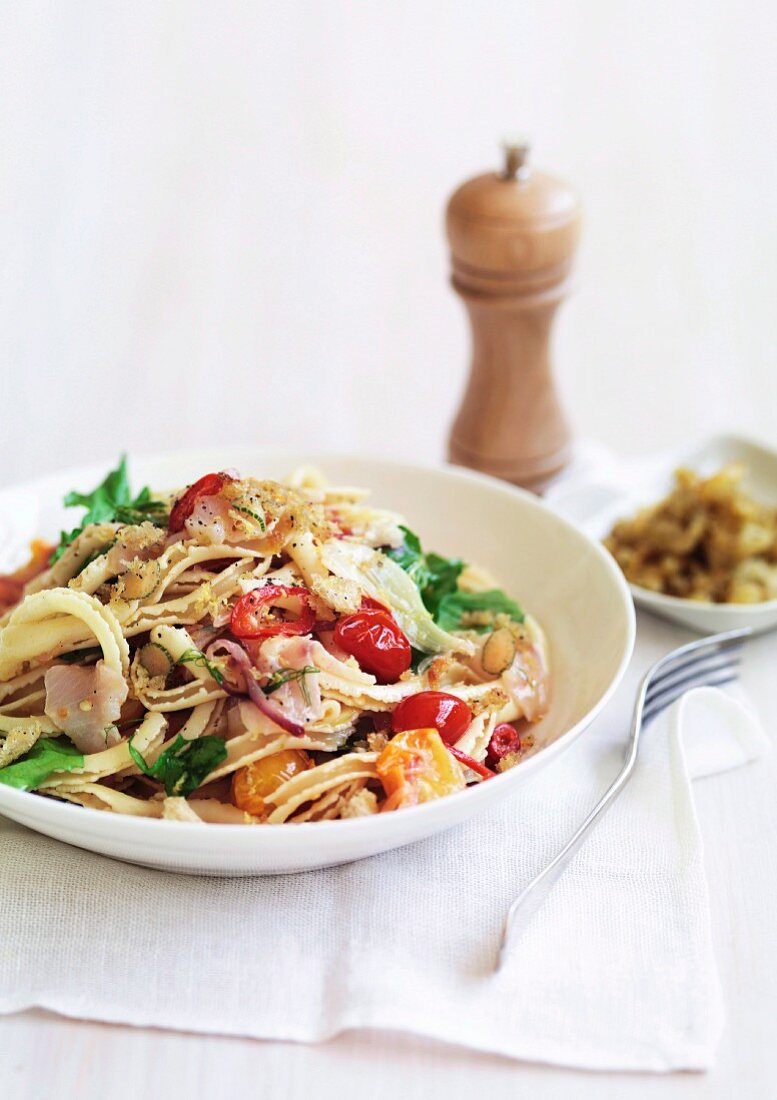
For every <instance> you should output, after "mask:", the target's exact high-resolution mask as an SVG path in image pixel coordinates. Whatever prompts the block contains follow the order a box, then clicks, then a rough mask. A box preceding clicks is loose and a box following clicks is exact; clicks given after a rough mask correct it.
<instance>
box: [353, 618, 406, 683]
mask: <svg viewBox="0 0 777 1100" xmlns="http://www.w3.org/2000/svg"><path fill="white" fill-rule="evenodd" d="M335 641H336V642H337V644H338V645H339V646H340V648H341V649H344V650H345V652H346V653H350V654H351V656H352V657H355V658H356V660H357V661H358V662H359V666H360V667H361V668H363V669H364V671H365V672H371V673H372V675H373V676H375V677H376V678H377V680H378V681H379V683H381V684H393V683H394V682H395V681H396V680H398V679H399V677H400V676H401V675H402V673H403V672H407V670H408V669H409V668H410V661H411V660H412V654H411V652H410V642H409V641H408V640H407V638H406V637H405V635H404V634H403V633H402V631H401V630H400V629H399V626H398V625H397V621H396V619H395V618H394V616H393V615H392V614H391V612H389V611H386V610H385V608H382V609H378V608H363V609H362V610H361V611H355V612H354V613H353V615H345V616H344V617H343V618H342V619H339V620H338V622H337V626H336V627H335Z"/></svg>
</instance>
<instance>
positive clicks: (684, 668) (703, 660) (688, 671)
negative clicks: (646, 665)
mask: <svg viewBox="0 0 777 1100" xmlns="http://www.w3.org/2000/svg"><path fill="white" fill-rule="evenodd" d="M741 649H742V647H741V646H737V647H736V648H734V647H732V648H730V649H728V650H724V651H719V652H717V653H713V654H712V655H711V656H706V655H704V654H703V655H702V656H701V657H697V658H696V660H695V661H684V662H683V664H682V665H680V666H679V667H678V668H676V669H672V670H670V671H669V672H667V673H666V674H665V675H663V676H659V677H658V678H657V679H656V680H655V681H651V683H650V685H649V687H648V689H647V691H646V692H645V703H646V705H647V704H648V703H650V702H651V701H652V700H653V699H654V698H655V697H656V696H657V695H660V694H661V693H662V692H664V691H668V690H669V689H670V688H673V687H674V686H675V684H684V683H688V682H689V681H691V680H694V679H696V678H698V677H699V676H706V675H707V674H708V673H713V672H717V671H719V670H720V669H727V668H735V667H738V666H739V665H740V664H741V660H742V658H741Z"/></svg>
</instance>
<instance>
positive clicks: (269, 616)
mask: <svg viewBox="0 0 777 1100" xmlns="http://www.w3.org/2000/svg"><path fill="white" fill-rule="evenodd" d="M294 596H295V597H296V598H297V599H299V600H301V601H302V609H301V611H300V613H299V616H298V618H296V619H283V618H280V617H279V616H278V615H277V613H276V614H273V611H272V607H273V604H276V603H277V602H278V600H286V599H289V598H290V597H294ZM276 610H277V609H276ZM315 622H316V613H315V611H314V610H313V608H312V607H311V606H310V593H309V592H308V590H307V588H301V587H298V586H296V585H291V584H266V585H265V586H264V588H253V589H252V590H251V591H250V592H246V594H245V596H241V597H240V599H239V600H238V601H237V603H236V604H235V606H234V607H233V608H232V619H231V621H230V629H231V630H232V633H233V634H234V635H235V637H237V638H269V637H270V636H271V635H273V634H309V633H310V632H311V630H312V629H313V627H314V625H315Z"/></svg>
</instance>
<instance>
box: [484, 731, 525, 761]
mask: <svg viewBox="0 0 777 1100" xmlns="http://www.w3.org/2000/svg"><path fill="white" fill-rule="evenodd" d="M520 751H521V735H520V733H519V732H518V730H517V729H515V727H514V726H511V725H510V723H509V722H501V723H500V724H499V725H498V726H497V727H496V729H495V730H494V732H493V733H492V734H491V740H490V741H489V742H488V752H487V753H486V763H487V764H488V766H489V768H496V767H497V765H498V764H499V761H500V760H503V759H504V757H505V756H508V755H509V754H510V753H511V752H520Z"/></svg>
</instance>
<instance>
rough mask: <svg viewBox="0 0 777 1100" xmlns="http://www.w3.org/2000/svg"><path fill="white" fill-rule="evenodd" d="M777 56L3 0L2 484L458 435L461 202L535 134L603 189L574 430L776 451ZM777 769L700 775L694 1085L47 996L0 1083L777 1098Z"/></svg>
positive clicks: (597, 194) (442, 21)
mask: <svg viewBox="0 0 777 1100" xmlns="http://www.w3.org/2000/svg"><path fill="white" fill-rule="evenodd" d="M775 57H777V9H776V8H775V6H774V4H773V3H766V2H765V3H762V4H761V3H758V2H756V0H737V2H734V0H706V2H703V0H652V2H651V3H643V2H637V0H581V2H574V0H536V2H535V0H523V2H519V0H515V2H507V0H501V2H500V0H451V2H447V3H442V2H439V0H412V2H410V0H382V2H370V0H351V2H346V0H309V2H306V3H299V2H292V0H286V2H283V0H274V2H272V3H267V2H261V0H254V2H252V3H249V2H246V3H244V4H240V3H229V2H225V0H213V2H211V3H209V4H197V3H194V2H193V0H166V2H163V3H159V2H157V0H155V2H145V0H144V2H141V0H132V2H126V3H124V2H119V0H108V2H106V0H100V2H96V0H95V2H79V0H68V2H67V3H54V2H52V3H40V2H37V0H24V2H18V3H17V2H14V0H5V3H4V4H3V5H2V7H0V287H1V290H0V382H1V383H2V389H1V390H0V393H1V394H2V405H0V408H1V409H2V422H1V425H0V481H2V482H7V481H12V480H15V479H16V478H18V477H21V476H27V475H32V474H36V473H41V472H44V471H47V470H49V469H52V468H58V467H61V466H63V465H68V464H70V463H74V462H81V461H87V460H91V459H95V460H103V459H106V460H107V459H112V458H114V457H115V456H116V455H117V454H118V452H119V451H120V450H121V449H125V448H126V449H128V450H129V451H130V452H131V453H132V452H135V453H138V452H152V451H157V450H160V449H170V448H175V447H179V446H200V445H202V444H204V443H206V442H207V443H219V442H226V441H229V442H231V443H235V444H257V445H273V444H280V445H292V446H294V447H295V448H298V447H300V446H301V445H308V444H309V446H310V448H311V450H314V449H321V448H327V447H331V448H337V449H340V450H348V449H357V450H366V449H370V448H374V449H377V450H379V451H381V452H383V453H388V454H394V455H405V456H409V457H412V458H424V459H427V458H434V457H438V456H440V455H441V454H442V452H443V448H444V440H445V435H446V431H447V426H448V423H449V420H450V418H451V416H452V414H453V411H454V409H455V406H456V403H457V401H458V397H459V394H460V390H461V386H462V383H463V380H464V374H465V366H466V360H467V353H468V348H467V338H468V337H467V330H466V326H465V321H464V316H463V312H462V309H461V306H460V303H458V302H457V300H456V299H455V297H454V296H453V294H452V293H451V291H450V290H449V288H448V285H447V274H448V270H447V256H446V249H445V243H444V238H443V233H442V210H443V207H444V203H445V200H446V198H447V196H448V194H449V193H450V191H451V190H452V189H453V188H454V187H455V186H456V185H457V184H458V183H459V182H460V181H461V180H462V179H463V178H465V177H467V176H469V175H471V174H474V173H476V172H480V171H483V170H486V169H488V168H490V167H492V166H496V164H497V142H498V139H499V138H500V136H501V135H502V134H503V133H505V132H507V131H512V130H515V129H520V130H524V131H527V132H528V133H529V134H530V135H531V137H532V139H533V142H534V147H535V162H536V163H538V164H540V165H541V166H542V167H545V168H547V169H551V170H554V171H556V172H558V173H559V174H560V175H562V176H564V177H565V178H567V179H569V180H570V181H571V182H573V183H574V184H575V185H576V186H577V187H578V188H579V190H580V191H581V193H582V196H583V200H584V204H585V211H586V223H585V230H584V237H583V243H582V248H581V253H580V257H579V264H578V288H577V292H576V295H575V297H574V298H573V299H572V300H571V301H570V302H569V303H568V304H567V306H566V307H565V308H564V310H563V311H562V313H561V314H560V317H559V324H558V329H557V341H556V355H557V363H558V376H559V379H560V383H561V387H562V389H563V392H564V395H565V398H566V404H567V407H568V409H569V411H570V413H571V415H572V419H573V421H574V423H575V425H576V426H577V428H578V430H579V431H580V432H581V433H583V434H585V435H588V436H594V437H597V438H599V439H601V440H603V441H604V442H605V443H608V444H610V445H611V446H613V447H614V448H616V449H617V450H619V451H621V452H622V453H624V454H633V453H640V452H647V451H649V450H651V449H653V448H655V447H657V446H664V445H666V444H669V443H675V442H679V441H682V440H683V439H684V438H685V437H686V436H687V434H688V433H689V432H690V433H692V434H693V435H699V434H702V433H703V432H705V431H708V430H711V429H713V428H729V427H739V428H743V429H746V430H750V431H753V432H756V433H757V434H761V435H763V436H766V437H767V438H771V439H772V441H774V439H775V434H776V433H775V428H774V424H775V416H776V414H777V372H776V371H775V368H774V360H775V349H776V348H777V309H776V308H775V293H774V288H775V283H776V281H777V280H776V279H775V276H777V155H776V151H777V142H776V139H777V112H776V111H775V104H777V67H776V66H775ZM771 774H773V773H772V772H769V773H766V772H765V773H763V774H760V773H759V776H760V778H758V779H757V782H758V784H760V785H759V786H758V788H757V790H755V789H754V787H753V783H754V782H755V780H754V779H752V778H751V776H750V775H746V774H744V772H743V773H737V774H736V775H735V776H734V777H732V778H725V780H724V779H721V780H720V782H718V781H717V780H711V781H709V782H710V786H709V787H707V788H703V790H702V793H701V795H700V801H701V806H700V810H701V816H702V825H703V827H704V828H705V835H707V836H708V839H709V834H710V832H712V834H713V836H715V835H717V833H716V832H715V830H716V829H717V828H720V829H721V830H722V831H725V837H724V838H723V839H725V840H726V843H723V839H721V842H720V843H719V844H718V843H712V844H709V843H708V845H707V859H708V864H709V866H708V870H709V874H710V884H711V888H712V896H713V902H714V904H713V920H714V922H715V932H716V944H717V949H718V957H719V959H720V962H721V969H722V975H723V982H724V993H725V998H726V1002H727V1004H728V1006H729V1010H730V1020H729V1026H728V1029H727V1033H726V1036H725V1037H724V1043H723V1047H722V1049H721V1056H720V1063H719V1067H718V1069H717V1070H716V1071H715V1072H714V1073H713V1074H712V1075H710V1077H708V1078H706V1079H705V1078H700V1077H694V1076H687V1075H686V1076H682V1075H681V1076H677V1077H674V1078H671V1079H666V1080H661V1079H648V1078H640V1077H628V1078H623V1077H609V1078H606V1077H602V1076H598V1075H586V1076H581V1075H575V1074H571V1073H566V1072H562V1071H548V1070H543V1069H540V1068H523V1069H519V1068H518V1067H516V1066H515V1065H514V1064H513V1063H510V1062H508V1061H506V1060H502V1059H486V1058H484V1057H481V1056H473V1055H469V1054H467V1053H466V1052H462V1051H454V1050H450V1049H447V1048H444V1047H436V1048H430V1045H429V1044H425V1043H420V1041H417V1040H414V1039H409V1038H397V1039H391V1038H390V1037H388V1036H385V1035H375V1036H370V1035H357V1036H351V1037H345V1038H343V1039H340V1040H337V1041H336V1042H334V1043H332V1044H329V1045H327V1046H324V1047H318V1048H312V1047H302V1048H297V1047H294V1046H292V1045H289V1044H257V1043H247V1042H245V1041H241V1040H219V1039H203V1038H202V1037H193V1036H187V1037H185V1036H175V1035H166V1034H162V1033H156V1034H155V1033H144V1032H133V1031H129V1030H127V1029H112V1028H109V1027H106V1026H100V1025H86V1024H70V1023H65V1022H62V1021H59V1020H56V1019H54V1018H46V1017H44V1016H42V1015H40V1014H36V1015H33V1016H30V1015H27V1016H21V1017H12V1018H9V1019H8V1020H6V1021H3V1025H2V1030H3V1035H4V1040H3V1041H4V1049H5V1050H6V1052H7V1056H6V1058H5V1062H4V1065H5V1073H6V1094H7V1095H9V1097H13V1098H14V1100H15V1098H16V1097H17V1096H19V1097H21V1096H23V1097H24V1098H25V1100H32V1098H35V1100H37V1098H38V1097H40V1096H43V1095H49V1094H51V1092H52V1090H54V1091H56V1089H57V1088H60V1090H61V1088H62V1087H64V1088H65V1093H63V1095H68V1089H70V1090H71V1091H70V1093H69V1094H70V1095H75V1092H76V1091H77V1092H78V1094H79V1096H84V1097H86V1096H89V1097H91V1096H95V1097H96V1096H99V1095H104V1093H105V1082H106V1081H112V1082H113V1085H112V1086H111V1087H113V1088H114V1092H115V1095H116V1096H117V1097H118V1096H120V1095H121V1096H124V1095H127V1096H129V1095H133V1096H136V1095H140V1094H142V1093H143V1091H144V1089H145V1090H146V1091H147V1090H148V1088H149V1082H151V1081H156V1082H157V1083H158V1086H159V1088H160V1089H161V1090H162V1092H163V1093H164V1095H165V1096H169V1097H177V1096H179V1095H187V1096H189V1097H197V1096H199V1095H204V1094H205V1090H206V1089H207V1090H208V1095H211V1096H218V1095H220V1094H221V1092H222V1091H223V1088H224V1087H227V1086H228V1089H227V1092H228V1094H229V1095H241V1096H243V1095H245V1096H262V1095H283V1096H289V1097H293V1096H297V1095H312V1094H314V1093H316V1091H317V1090H318V1091H320V1089H319V1084H318V1083H320V1082H321V1081H328V1082H329V1083H330V1085H331V1090H330V1094H331V1095H333V1096H334V1095H338V1096H342V1095H350V1093H351V1092H352V1091H354V1088H355V1085H357V1084H358V1083H359V1082H366V1083H368V1082H370V1081H373V1082H374V1083H375V1085H376V1087H375V1090H374V1092H375V1095H376V1096H377V1095H381V1096H384V1095H385V1096H389V1095H392V1096H396V1095H399V1094H401V1093H404V1094H405V1095H408V1096H410V1095H414V1096H415V1095H419V1096H420V1095H424V1096H429V1097H434V1096H437V1095H442V1094H445V1095H448V1096H450V1097H453V1096H457V1097H458V1096H462V1097H464V1096H470V1095H472V1094H473V1092H475V1091H478V1090H480V1091H484V1094H486V1093H488V1094H491V1095H494V1096H496V1095H499V1096H500V1097H501V1096H505V1097H507V1096H518V1095H532V1096H540V1095H541V1096H542V1097H548V1098H549V1097H567V1096H569V1095H572V1094H575V1095H580V1096H584V1095H585V1096H586V1097H587V1096H591V1097H600V1096H607V1097H609V1096H613V1097H616V1096H617V1097H619V1098H620V1097H623V1096H627V1095H628V1096H629V1097H631V1096H634V1097H637V1096H639V1097H643V1096H653V1095H655V1096H657V1097H661V1098H668V1097H670V1096H671V1097H683V1098H684V1097H696V1096H711V1095H713V1094H714V1095H715V1096H716V1097H720V1098H721V1100H723V1098H724V1097H725V1098H728V1097H729V1096H733V1095H737V1094H741V1095H748V1096H753V1097H760V1096H764V1097H766V1096H772V1095H774V1089H773V1087H772V1086H773V1083H774V1081H773V1074H772V1073H770V1072H769V1071H768V1070H767V1066H768V1064H769V1051H768V1050H767V1040H766V1037H765V1033H764V1027H765V1026H766V1025H767V1024H768V1014H767V1015H765V1016H763V1018H761V1016H760V1015H759V1012H760V1009H759V1006H761V1005H763V1003H764V997H765V996H766V994H765V990H766V988H767V985H768V984H770V979H771V977H772V976H773V965H772V963H773V957H772V958H770V959H765V957H764V950H765V945H766V944H767V943H768V941H769V938H770V932H771V931H773V930H772V928H771V925H769V924H768V921H769V914H770V913H772V912H773V910H774V902H773V881H772V879H771V878H770V877H769V876H768V875H767V874H766V869H765V865H764V864H763V863H762V857H761V855H760V852H761V849H760V848H759V847H758V846H757V845H756V844H755V843H754V839H755V838H756V837H758V836H760V835H761V833H760V831H759V830H760V829H761V828H764V829H767V828H773V825H772V824H770V822H771V820H772V818H771V816H770V815H771V813H772V807H773V785H771V780H770V778H769V776H770V775H771ZM724 782H725V785H724ZM747 809H749V810H750V811H751V817H750V818H748V821H749V822H750V824H749V825H748V826H747V827H746V828H745V827H743V826H742V825H741V824H740V826H739V828H738V830H737V829H735V828H734V827H733V825H732V823H735V822H737V821H739V822H740V823H741V821H742V820H743V819H744V816H745V810H747ZM737 836H738V837H739V839H738V841H737V842H736V843H735V842H734V840H735V839H736V837H737ZM743 867H744V869H743ZM759 891H761V892H760V893H759ZM748 899H749V900H748ZM748 906H750V908H749V909H748ZM109 980H110V979H109ZM203 995H207V991H203ZM762 1025H763V1026H762ZM767 1031H768V1027H767ZM42 1050H45V1051H46V1052H47V1053H46V1057H45V1058H44V1059H43V1061H41V1057H40V1052H41V1051H42ZM44 1063H45V1064H46V1065H47V1066H48V1069H46V1065H44ZM117 1074H118V1075H119V1076H118V1077H117V1076H116V1075H117ZM767 1076H768V1077H770V1078H771V1081H770V1083H768V1082H767ZM76 1082H78V1085H76ZM311 1082H317V1083H316V1084H311ZM378 1085H379V1086H380V1087H379V1088H378ZM125 1086H126V1087H125ZM364 1087H365V1088H367V1087H368V1086H367V1085H366V1084H365V1086H364ZM74 1090H75V1091H74ZM365 1095H367V1092H365Z"/></svg>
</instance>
